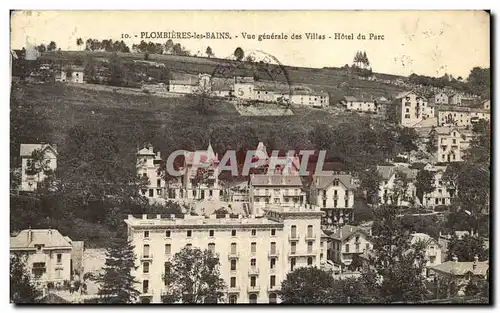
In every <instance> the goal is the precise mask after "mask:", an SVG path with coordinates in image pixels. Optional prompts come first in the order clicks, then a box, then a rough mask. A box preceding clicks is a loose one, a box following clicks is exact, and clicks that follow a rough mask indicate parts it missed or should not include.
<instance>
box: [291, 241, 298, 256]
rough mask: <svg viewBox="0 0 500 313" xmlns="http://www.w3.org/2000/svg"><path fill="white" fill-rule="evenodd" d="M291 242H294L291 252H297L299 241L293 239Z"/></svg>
mask: <svg viewBox="0 0 500 313" xmlns="http://www.w3.org/2000/svg"><path fill="white" fill-rule="evenodd" d="M291 244H292V247H291V250H290V252H291V253H292V254H295V253H296V252H297V243H296V242H295V241H293V242H292V243H291Z"/></svg>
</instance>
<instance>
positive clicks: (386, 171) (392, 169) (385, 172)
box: [377, 165, 415, 180]
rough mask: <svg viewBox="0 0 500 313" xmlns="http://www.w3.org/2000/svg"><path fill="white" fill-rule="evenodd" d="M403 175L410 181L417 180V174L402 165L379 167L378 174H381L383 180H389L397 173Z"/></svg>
mask: <svg viewBox="0 0 500 313" xmlns="http://www.w3.org/2000/svg"><path fill="white" fill-rule="evenodd" d="M398 171H399V172H401V173H403V174H404V175H405V176H406V177H407V178H408V179H415V173H414V172H413V171H412V170H411V169H409V168H408V167H406V166H402V165H379V166H377V172H378V173H379V174H380V176H381V177H382V179H385V180H388V179H390V178H391V177H392V176H393V175H395V174H396V172H398Z"/></svg>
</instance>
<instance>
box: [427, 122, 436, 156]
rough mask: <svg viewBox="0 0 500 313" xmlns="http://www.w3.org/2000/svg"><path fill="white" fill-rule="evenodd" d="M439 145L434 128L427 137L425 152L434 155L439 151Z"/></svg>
mask: <svg viewBox="0 0 500 313" xmlns="http://www.w3.org/2000/svg"><path fill="white" fill-rule="evenodd" d="M437 143H438V142H437V135H436V127H434V126H432V129H431V130H430V132H429V135H428V137H427V142H426V143H425V151H426V152H427V153H429V154H431V155H434V154H435V153H436V151H437Z"/></svg>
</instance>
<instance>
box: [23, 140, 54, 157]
mask: <svg viewBox="0 0 500 313" xmlns="http://www.w3.org/2000/svg"><path fill="white" fill-rule="evenodd" d="M45 149H51V150H52V151H53V152H54V153H55V154H56V155H57V150H56V148H55V146H52V145H50V144H45V143H22V144H21V148H20V151H19V154H20V155H21V157H26V156H27V157H30V156H31V154H32V153H33V151H35V150H42V151H45Z"/></svg>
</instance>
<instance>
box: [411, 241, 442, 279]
mask: <svg viewBox="0 0 500 313" xmlns="http://www.w3.org/2000/svg"><path fill="white" fill-rule="evenodd" d="M410 243H411V244H412V245H415V244H418V243H422V244H423V245H424V247H425V259H426V260H427V262H426V264H425V272H424V273H422V274H423V275H425V276H426V277H427V276H429V275H431V273H432V271H430V268H431V267H433V266H436V265H439V264H441V263H442V260H441V255H442V253H441V245H440V244H439V242H438V241H437V240H436V239H434V238H432V237H431V236H429V235H427V234H423V233H414V234H411V241H410Z"/></svg>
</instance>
